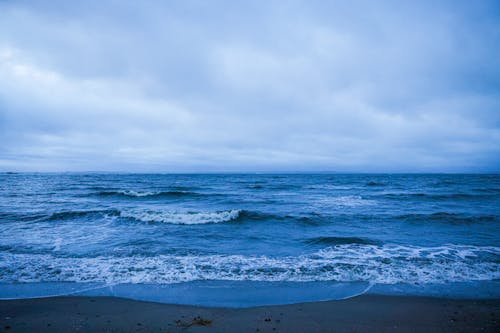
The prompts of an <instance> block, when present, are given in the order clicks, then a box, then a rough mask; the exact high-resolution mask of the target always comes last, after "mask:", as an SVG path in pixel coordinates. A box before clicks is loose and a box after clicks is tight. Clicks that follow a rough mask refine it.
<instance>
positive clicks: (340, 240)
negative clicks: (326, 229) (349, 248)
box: [304, 236, 380, 245]
mask: <svg viewBox="0 0 500 333" xmlns="http://www.w3.org/2000/svg"><path fill="white" fill-rule="evenodd" d="M304 243H306V244H311V245H341V244H373V245H375V244H379V243H380V242H378V241H375V240H371V239H367V238H360V237H326V236H322V237H313V238H308V239H306V240H305V241H304Z"/></svg>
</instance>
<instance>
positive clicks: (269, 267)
mask: <svg viewBox="0 0 500 333" xmlns="http://www.w3.org/2000/svg"><path fill="white" fill-rule="evenodd" d="M499 207H500V176H499V175H389V174H381V175H360V174H358V175H343V174H318V175H313V174H303V175H276V174H272V175H259V174H248V175H237V174H228V175H215V174H210V175H160V174H158V175H141V174H24V173H23V174H0V234H1V238H0V298H2V297H3V298H9V297H29V296H43V295H49V294H50V293H56V294H61V293H62V294H64V293H70V292H77V293H78V292H87V293H88V292H90V293H100V294H102V293H104V294H106V293H107V294H116V290H120V292H119V295H120V296H125V297H135V298H139V299H149V300H160V301H168V302H173V303H175V302H176V301H175V299H176V298H177V302H178V303H182V302H184V303H187V304H201V303H200V302H199V301H197V299H198V298H201V299H205V301H203V302H204V303H203V302H202V303H203V305H210V304H213V305H217V304H219V305H220V304H232V305H235V306H237V305H245V304H247V305H250V304H253V305H255V304H279V303H287V302H299V301H306V300H320V299H335V298H343V297H348V296H349V295H355V294H356V293H359V292H363V291H366V290H372V291H373V290H375V291H376V292H381V293H393V292H396V293H400V294H405V293H407V294H422V293H423V294H429V295H437V296H447V297H461V296H466V297H473V296H476V297H498V296H499V293H498V291H497V290H498V288H497V284H498V280H499V278H500V247H498V244H500V242H499V240H500V224H499V222H500V208H499ZM256 283H257V284H258V283H262V285H259V288H260V289H262V290H268V292H265V293H264V292H263V293H260V294H262V295H261V296H259V294H257V295H255V296H254V297H253V298H252V297H250V296H248V295H247V292H248V290H252V289H255V286H256V285H255V284H256ZM47 286H49V287H47ZM228 286H232V287H231V288H229V289H230V290H232V292H231V294H233V295H234V297H233V298H234V299H233V300H225V297H226V296H222V294H224V293H227V289H228ZM367 286H369V288H367ZM456 286H459V287H456ZM478 286H480V287H478ZM94 287H96V288H94ZM89 288H90V290H88V289H89ZM92 288H94V289H92ZM266 288H267V289H266ZM82 290H84V291H82ZM85 290H87V291H85ZM141 290H143V291H141ZM147 290H156V292H154V293H151V292H149V293H148V292H147ZM179 290H184V291H183V292H177V291H179ZM186 290H191V291H192V293H193V295H198V296H193V297H191V298H190V297H189V296H185V297H184V296H181V295H188V294H189V293H186ZM273 290H274V291H273ZM300 290H302V291H300ZM183 293H184V294H183ZM148 294H150V296H147V295H148ZM13 295H14V296H13ZM134 295H135V296H134ZM153 295H156V296H153ZM162 295H163V296H162ZM175 295H177V296H175ZM203 295H205V296H203ZM217 295H220V296H217ZM237 295H239V296H237ZM245 295H247V296H245ZM155 297H156V298H155ZM182 297H184V298H182ZM182 299H184V301H182ZM207 302H208V303H207ZM259 302H260V303H259Z"/></svg>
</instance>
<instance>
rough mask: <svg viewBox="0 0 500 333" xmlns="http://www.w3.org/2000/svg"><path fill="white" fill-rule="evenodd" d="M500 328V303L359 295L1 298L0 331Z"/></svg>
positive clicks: (404, 330)
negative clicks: (177, 300) (220, 302)
mask: <svg viewBox="0 0 500 333" xmlns="http://www.w3.org/2000/svg"><path fill="white" fill-rule="evenodd" d="M499 330H500V299H476V300H473V299H447V298H433V297H419V296H384V295H361V296H356V297H352V298H348V299H344V300H335V301H322V302H310V303H298V304H288V305H272V306H258V307H249V308H223V307H202V306H190V305H175V304H163V303H153V302H144V301H136V300H131V299H125V298H115V297H102V296H98V297H90V296H60V297H47V298H31V299H15V300H2V301H0V332H332V331H335V332H387V331H397V332H443V331H468V332H470V331H472V332H474V331H478V332H495V331H497V332H498V331H499Z"/></svg>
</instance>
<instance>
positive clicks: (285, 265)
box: [0, 244, 500, 284]
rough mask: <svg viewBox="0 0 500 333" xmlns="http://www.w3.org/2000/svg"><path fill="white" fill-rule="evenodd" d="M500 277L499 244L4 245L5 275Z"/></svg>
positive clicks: (6, 278) (0, 267)
mask: <svg viewBox="0 0 500 333" xmlns="http://www.w3.org/2000/svg"><path fill="white" fill-rule="evenodd" d="M499 279H500V248H499V247H479V246H465V245H444V246H439V247H416V246H401V245H383V246H377V245H368V244H342V245H337V246H333V247H328V248H325V249H322V250H320V251H317V252H314V253H311V254H308V255H302V256H287V257H270V256H243V255H222V254H218V255H182V256H181V255H157V256H128V257H115V256H99V257H94V258H88V257H59V256H55V255H51V254H14V253H9V252H0V282H8V283H11V282H54V281H57V282H63V281H64V282H108V283H177V282H187V281H195V280H228V281H241V280H250V281H298V282H306V281H335V282H359V281H363V282H365V281H366V282H370V283H380V284H395V283H413V284H422V283H447V282H468V281H494V280H499Z"/></svg>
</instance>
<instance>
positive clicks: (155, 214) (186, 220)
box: [120, 209, 242, 224]
mask: <svg viewBox="0 0 500 333" xmlns="http://www.w3.org/2000/svg"><path fill="white" fill-rule="evenodd" d="M241 212H242V211H241V210H238V209H232V210H226V211H218V212H172V211H145V210H136V211H133V210H132V211H122V212H120V216H121V217H125V218H132V219H134V220H138V221H142V222H158V223H171V224H209V223H221V222H229V221H233V220H236V219H238V218H239V217H240V214H241Z"/></svg>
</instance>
